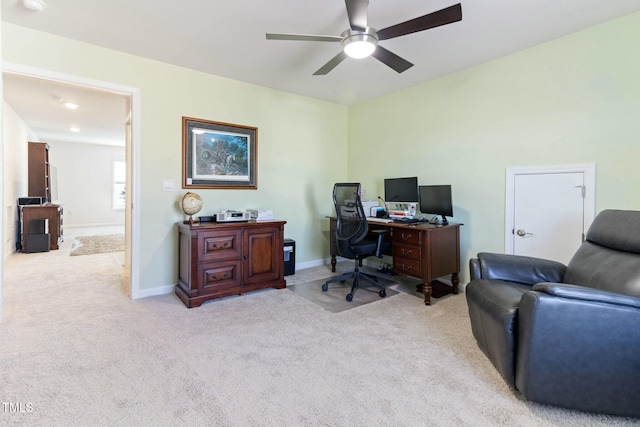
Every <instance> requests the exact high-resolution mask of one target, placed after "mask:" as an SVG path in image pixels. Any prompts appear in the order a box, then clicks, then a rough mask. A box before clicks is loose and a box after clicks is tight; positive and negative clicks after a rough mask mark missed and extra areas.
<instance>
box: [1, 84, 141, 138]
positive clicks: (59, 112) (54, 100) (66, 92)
mask: <svg viewBox="0 0 640 427" xmlns="http://www.w3.org/2000/svg"><path fill="white" fill-rule="evenodd" d="M2 81H3V96H4V100H5V101H6V102H7V104H9V106H10V107H11V108H12V109H13V110H14V111H15V112H16V114H18V116H20V118H21V119H22V120H23V121H24V122H25V123H26V124H27V125H28V126H29V128H31V130H33V131H34V132H35V133H36V134H37V135H38V137H39V138H40V140H41V141H46V142H59V141H62V142H78V143H92V144H105V145H117V146H122V147H124V145H125V125H126V120H127V116H128V111H129V100H128V96H125V95H122V94H118V93H113V92H108V91H105V90H97V89H92V88H87V87H85V86H77V85H71V84H68V83H61V82H56V81H51V80H44V79H37V78H33V77H27V76H22V75H18V74H12V73H7V72H5V73H3V75H2ZM65 102H73V103H75V104H77V105H79V107H78V108H77V109H75V110H70V109H68V108H66V107H65V106H64V103H65ZM71 127H77V128H78V129H79V131H78V132H72V131H70V128H71Z"/></svg>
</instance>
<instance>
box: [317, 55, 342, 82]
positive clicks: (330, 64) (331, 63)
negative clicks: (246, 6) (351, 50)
mask: <svg viewBox="0 0 640 427" xmlns="http://www.w3.org/2000/svg"><path fill="white" fill-rule="evenodd" d="M346 57H347V54H346V53H344V51H343V50H341V51H340V53H339V54H337V55H336V56H334V57H333V58H331V60H330V61H329V62H327V63H326V64H324V65H323V66H322V67H320V69H319V70H318V71H316V72H315V73H313V75H314V76H324V75H325V74H328V73H329V71H331V70H333V69H334V68H336V66H337V65H338V64H339V63H341V62H342V61H344V60H345V58H346Z"/></svg>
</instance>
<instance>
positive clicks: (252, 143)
mask: <svg viewBox="0 0 640 427" xmlns="http://www.w3.org/2000/svg"><path fill="white" fill-rule="evenodd" d="M257 148H258V128H255V127H251V126H243V125H234V124H230V123H222V122H214V121H210V120H202V119H194V118H192V117H183V118H182V188H216V189H225V188H226V189H250V190H255V189H257V188H258V177H257V170H258V169H257V162H258V159H257V153H258V151H257Z"/></svg>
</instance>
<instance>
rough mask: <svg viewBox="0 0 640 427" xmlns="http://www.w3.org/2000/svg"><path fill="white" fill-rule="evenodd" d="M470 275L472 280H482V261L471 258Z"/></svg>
mask: <svg viewBox="0 0 640 427" xmlns="http://www.w3.org/2000/svg"><path fill="white" fill-rule="evenodd" d="M469 273H470V276H469V277H470V280H476V279H482V273H481V272H480V261H479V260H478V258H471V259H470V260H469Z"/></svg>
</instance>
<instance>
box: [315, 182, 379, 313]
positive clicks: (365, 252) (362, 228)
mask: <svg viewBox="0 0 640 427" xmlns="http://www.w3.org/2000/svg"><path fill="white" fill-rule="evenodd" d="M333 204H334V206H335V208H336V215H337V219H338V221H337V227H336V246H337V250H338V255H340V256H342V257H344V258H348V259H353V260H355V268H354V270H353V271H350V272H348V273H345V274H343V275H342V276H340V277H335V278H333V279H329V280H327V282H326V283H325V284H323V285H322V290H323V291H324V292H326V291H327V290H328V289H329V284H330V283H336V282H344V281H346V280H349V279H353V285H352V287H351V292H349V293H348V294H347V301H352V300H353V294H354V292H355V291H356V289H357V288H358V286H359V284H360V280H364V281H365V282H367V283H369V284H371V285H374V286H376V287H378V288H380V291H379V292H378V294H379V295H380V297H382V298H384V297H385V296H387V292H386V291H385V288H384V285H382V284H380V283H378V278H377V277H376V276H374V275H372V274H367V273H363V272H362V271H360V262H361V260H363V259H365V258H367V257H369V256H373V255H375V256H377V257H378V258H382V251H385V250H388V249H389V248H390V246H391V245H390V244H389V243H388V242H385V241H384V235H385V234H386V233H388V231H387V230H369V224H368V223H367V217H366V216H365V214H364V209H363V207H362V201H361V200H360V184H359V183H337V184H335V185H334V186H333ZM370 233H371V234H375V235H377V236H376V237H371V236H370Z"/></svg>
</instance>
